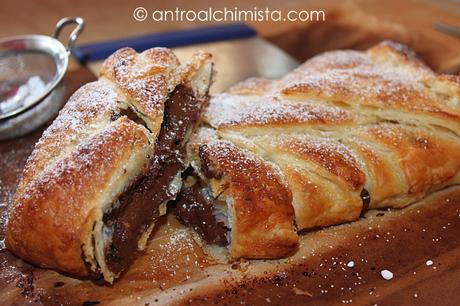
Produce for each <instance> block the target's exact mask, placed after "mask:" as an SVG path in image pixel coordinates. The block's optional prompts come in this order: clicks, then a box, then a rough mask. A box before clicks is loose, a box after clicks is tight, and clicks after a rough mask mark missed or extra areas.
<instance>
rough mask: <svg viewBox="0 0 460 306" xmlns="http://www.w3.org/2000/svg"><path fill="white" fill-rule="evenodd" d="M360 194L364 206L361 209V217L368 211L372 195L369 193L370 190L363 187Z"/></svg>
mask: <svg viewBox="0 0 460 306" xmlns="http://www.w3.org/2000/svg"><path fill="white" fill-rule="evenodd" d="M359 196H360V197H361V200H362V201H363V208H362V210H361V217H363V216H364V214H365V213H366V211H367V210H368V209H369V204H370V203H371V195H370V194H369V191H367V189H365V188H363V190H361V194H360V195H359Z"/></svg>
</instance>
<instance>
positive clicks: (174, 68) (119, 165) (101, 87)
mask: <svg viewBox="0 0 460 306" xmlns="http://www.w3.org/2000/svg"><path fill="white" fill-rule="evenodd" d="M212 75H213V68H212V63H211V62H210V55H209V54H207V53H204V52H200V53H198V54H196V55H194V56H193V58H192V59H191V61H190V62H188V63H185V64H183V65H180V64H179V62H178V60H177V58H176V57H175V56H174V54H173V53H172V52H171V51H170V50H168V49H164V48H154V49H151V50H147V51H144V52H143V53H141V54H137V53H136V52H135V51H134V50H132V49H129V48H125V49H122V50H119V51H118V52H116V53H115V54H113V55H112V56H111V57H109V59H107V60H106V61H105V63H104V64H103V67H102V69H101V78H100V80H99V81H98V82H94V83H92V85H91V84H89V85H87V86H85V87H83V88H81V89H80V90H79V91H77V93H76V94H75V95H74V96H73V97H72V98H71V99H70V101H69V103H68V104H67V105H66V106H65V107H64V109H63V111H61V114H60V116H58V118H57V119H56V121H55V122H54V123H53V124H52V125H51V126H50V127H49V128H48V130H47V131H45V133H44V136H43V137H42V138H41V139H40V141H39V143H38V145H37V147H36V149H35V151H34V153H32V156H31V158H30V159H29V161H28V164H27V166H26V170H25V179H24V180H23V181H22V182H21V185H20V186H21V187H20V188H19V189H18V192H17V193H16V195H15V200H14V204H13V208H12V210H11V217H10V220H9V224H8V229H7V244H8V246H9V249H10V250H11V251H12V252H14V253H15V254H17V255H19V256H21V257H23V258H24V259H26V260H29V261H30V262H32V263H35V264H37V265H40V266H42V267H49V268H55V269H58V270H61V271H64V272H67V273H72V274H77V275H80V276H88V275H89V276H90V277H91V278H94V279H103V280H104V281H106V282H109V283H112V282H113V281H114V280H115V279H116V278H117V277H118V276H119V275H120V274H121V273H122V272H123V271H124V270H125V269H126V268H127V267H128V266H129V265H130V264H131V262H132V261H133V259H134V258H135V256H136V254H137V251H138V250H142V249H144V248H145V246H146V244H147V241H148V238H149V236H150V234H151V232H152V230H153V228H154V224H155V222H156V221H157V220H158V218H159V217H160V216H161V215H164V214H165V213H166V204H167V202H168V201H170V200H172V199H174V198H175V197H176V195H177V193H178V192H179V191H180V189H181V185H182V180H181V173H182V172H183V171H184V170H185V169H186V168H187V167H188V161H187V157H186V150H185V147H186V144H187V142H188V138H189V137H190V135H191V134H192V132H193V130H194V128H195V127H196V125H197V123H198V121H199V119H200V117H201V112H202V109H203V107H204V106H205V105H206V104H207V100H208V91H209V86H210V85H211V81H212ZM44 159H47V160H46V162H44ZM34 166H36V169H34ZM34 171H35V172H34ZM43 220H46V223H45V222H44V221H43ZM36 222H38V223H40V226H34V223H36ZM39 241H45V243H43V244H40V243H39Z"/></svg>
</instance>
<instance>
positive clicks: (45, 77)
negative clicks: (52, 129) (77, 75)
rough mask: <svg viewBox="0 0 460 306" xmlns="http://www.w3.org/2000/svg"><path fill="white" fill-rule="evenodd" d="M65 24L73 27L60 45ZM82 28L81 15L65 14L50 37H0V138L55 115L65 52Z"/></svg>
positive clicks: (60, 98)
mask: <svg viewBox="0 0 460 306" xmlns="http://www.w3.org/2000/svg"><path fill="white" fill-rule="evenodd" d="M69 24H76V27H75V29H74V30H73V31H72V32H71V34H70V36H69V38H68V41H67V46H66V47H64V45H63V44H62V43H61V42H60V41H59V40H58V38H59V35H60V33H61V30H62V29H63V28H64V27H65V26H66V25H69ZM83 28H84V21H83V19H82V18H80V17H66V18H63V19H61V20H59V21H58V23H57V24H56V27H55V29H54V32H53V34H52V35H51V36H46V35H21V36H13V37H6V38H1V39H0V140H3V139H11V138H15V137H18V136H22V135H24V134H26V133H29V132H31V131H33V130H35V129H36V128H38V127H39V126H41V125H42V124H43V123H45V122H46V121H48V120H50V119H51V118H53V117H54V116H56V114H57V113H58V111H59V109H60V107H61V106H62V103H63V96H64V87H63V84H62V78H63V77H64V74H65V72H66V70H67V66H68V63H69V55H70V54H71V52H72V49H73V47H74V44H75V41H76V39H77V37H78V35H79V34H80V33H81V32H82V31H83Z"/></svg>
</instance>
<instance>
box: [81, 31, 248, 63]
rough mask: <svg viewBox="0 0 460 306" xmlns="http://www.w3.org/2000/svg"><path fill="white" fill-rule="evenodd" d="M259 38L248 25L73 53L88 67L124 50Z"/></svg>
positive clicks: (96, 46)
mask: <svg viewBox="0 0 460 306" xmlns="http://www.w3.org/2000/svg"><path fill="white" fill-rule="evenodd" d="M255 35H257V33H256V31H254V29H252V28H251V27H249V26H248V25H246V24H242V23H241V24H230V25H222V26H213V27H203V28H195V29H190V30H180V31H173V32H162V33H155V34H150V35H144V36H136V37H130V38H126V39H119V40H111V41H102V42H97V43H92V44H84V45H78V46H76V47H75V48H74V49H73V55H74V57H75V58H76V59H77V60H78V61H79V62H80V63H86V62H90V61H96V60H102V59H105V58H107V57H108V56H109V55H110V54H112V53H113V52H115V51H116V50H118V49H120V48H123V47H131V48H133V49H134V50H136V51H137V52H142V51H144V50H146V49H149V48H152V47H167V48H174V47H179V46H185V45H191V44H200V43H207V42H213V41H222V40H230V39H239V38H248V37H253V36H255Z"/></svg>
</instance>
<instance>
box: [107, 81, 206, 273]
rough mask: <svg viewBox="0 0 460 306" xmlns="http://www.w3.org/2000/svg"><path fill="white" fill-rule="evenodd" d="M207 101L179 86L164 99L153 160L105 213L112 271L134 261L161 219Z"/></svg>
mask: <svg viewBox="0 0 460 306" xmlns="http://www.w3.org/2000/svg"><path fill="white" fill-rule="evenodd" d="M204 104H205V101H204V100H203V101H200V100H198V99H196V98H195V96H194V94H193V91H192V89H190V88H187V87H185V86H182V85H179V86H177V87H176V89H175V90H174V91H173V92H172V93H171V94H170V97H169V99H168V100H167V101H166V102H165V110H164V120H163V124H162V126H161V131H160V134H159V136H158V139H157V142H156V144H155V155H154V157H153V158H152V160H151V164H150V165H149V166H148V168H147V170H146V172H145V173H144V175H142V176H140V177H139V178H138V179H137V180H136V181H135V182H134V183H133V184H132V185H131V186H130V187H129V188H128V189H127V190H126V191H125V192H124V193H123V194H122V195H121V196H120V197H119V198H118V202H119V203H118V205H117V207H116V208H114V209H112V210H111V211H110V212H107V213H105V214H104V217H103V221H104V227H105V229H104V230H106V231H107V232H108V233H109V235H108V236H109V237H107V239H108V240H107V241H108V242H107V243H105V246H104V254H105V261H106V264H107V267H108V269H109V270H110V271H112V272H113V273H119V272H121V271H123V270H124V269H125V268H126V267H127V266H128V265H129V264H130V263H131V261H132V260H133V259H134V256H135V254H136V250H137V248H138V241H139V239H140V237H141V235H142V234H143V233H144V232H145V231H146V230H147V229H148V228H149V227H150V226H151V225H152V224H153V223H154V222H155V221H156V220H157V219H158V217H159V207H160V205H161V204H162V203H165V202H167V201H169V200H171V199H173V198H174V197H175V196H176V194H175V193H176V192H177V191H176V190H174V188H171V183H172V182H173V180H174V178H175V177H176V175H178V174H179V173H181V172H182V171H184V170H185V169H186V167H187V165H186V162H185V154H186V152H185V145H186V143H185V141H184V140H185V138H186V137H187V135H188V134H189V133H190V131H191V129H193V127H194V126H195V125H196V122H197V121H198V119H199V117H200V114H201V109H202V107H203V105H204ZM110 234H111V236H110Z"/></svg>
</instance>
